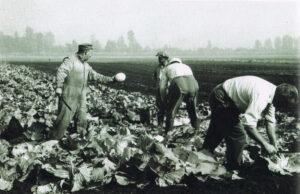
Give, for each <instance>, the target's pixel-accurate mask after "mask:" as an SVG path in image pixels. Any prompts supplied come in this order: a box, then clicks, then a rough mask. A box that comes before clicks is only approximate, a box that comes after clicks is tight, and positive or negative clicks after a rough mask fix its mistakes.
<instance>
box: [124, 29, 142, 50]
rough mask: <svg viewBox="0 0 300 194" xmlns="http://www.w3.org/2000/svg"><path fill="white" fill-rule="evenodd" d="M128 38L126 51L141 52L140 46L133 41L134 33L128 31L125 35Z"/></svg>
mask: <svg viewBox="0 0 300 194" xmlns="http://www.w3.org/2000/svg"><path fill="white" fill-rule="evenodd" d="M127 38H128V49H129V51H139V50H142V47H141V45H140V44H139V43H138V42H137V40H136V39H135V35H134V32H133V31H132V30H130V31H128V33H127Z"/></svg>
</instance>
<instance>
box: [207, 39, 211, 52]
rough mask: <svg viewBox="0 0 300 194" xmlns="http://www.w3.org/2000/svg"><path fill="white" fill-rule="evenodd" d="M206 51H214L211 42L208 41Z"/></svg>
mask: <svg viewBox="0 0 300 194" xmlns="http://www.w3.org/2000/svg"><path fill="white" fill-rule="evenodd" d="M206 49H209V50H210V49H212V44H211V41H210V40H209V41H207V45H206Z"/></svg>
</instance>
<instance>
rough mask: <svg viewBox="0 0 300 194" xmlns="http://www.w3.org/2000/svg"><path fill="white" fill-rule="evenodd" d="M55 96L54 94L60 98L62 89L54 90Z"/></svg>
mask: <svg viewBox="0 0 300 194" xmlns="http://www.w3.org/2000/svg"><path fill="white" fill-rule="evenodd" d="M55 94H56V95H57V96H58V97H61V94H62V89H61V88H56V90H55Z"/></svg>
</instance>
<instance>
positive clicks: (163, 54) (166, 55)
mask: <svg viewBox="0 0 300 194" xmlns="http://www.w3.org/2000/svg"><path fill="white" fill-rule="evenodd" d="M156 56H157V57H164V58H169V56H168V54H167V53H166V52H165V51H158V52H157V54H156Z"/></svg>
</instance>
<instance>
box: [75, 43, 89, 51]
mask: <svg viewBox="0 0 300 194" xmlns="http://www.w3.org/2000/svg"><path fill="white" fill-rule="evenodd" d="M88 50H93V45H92V44H89V43H83V44H80V45H78V52H84V51H88Z"/></svg>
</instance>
